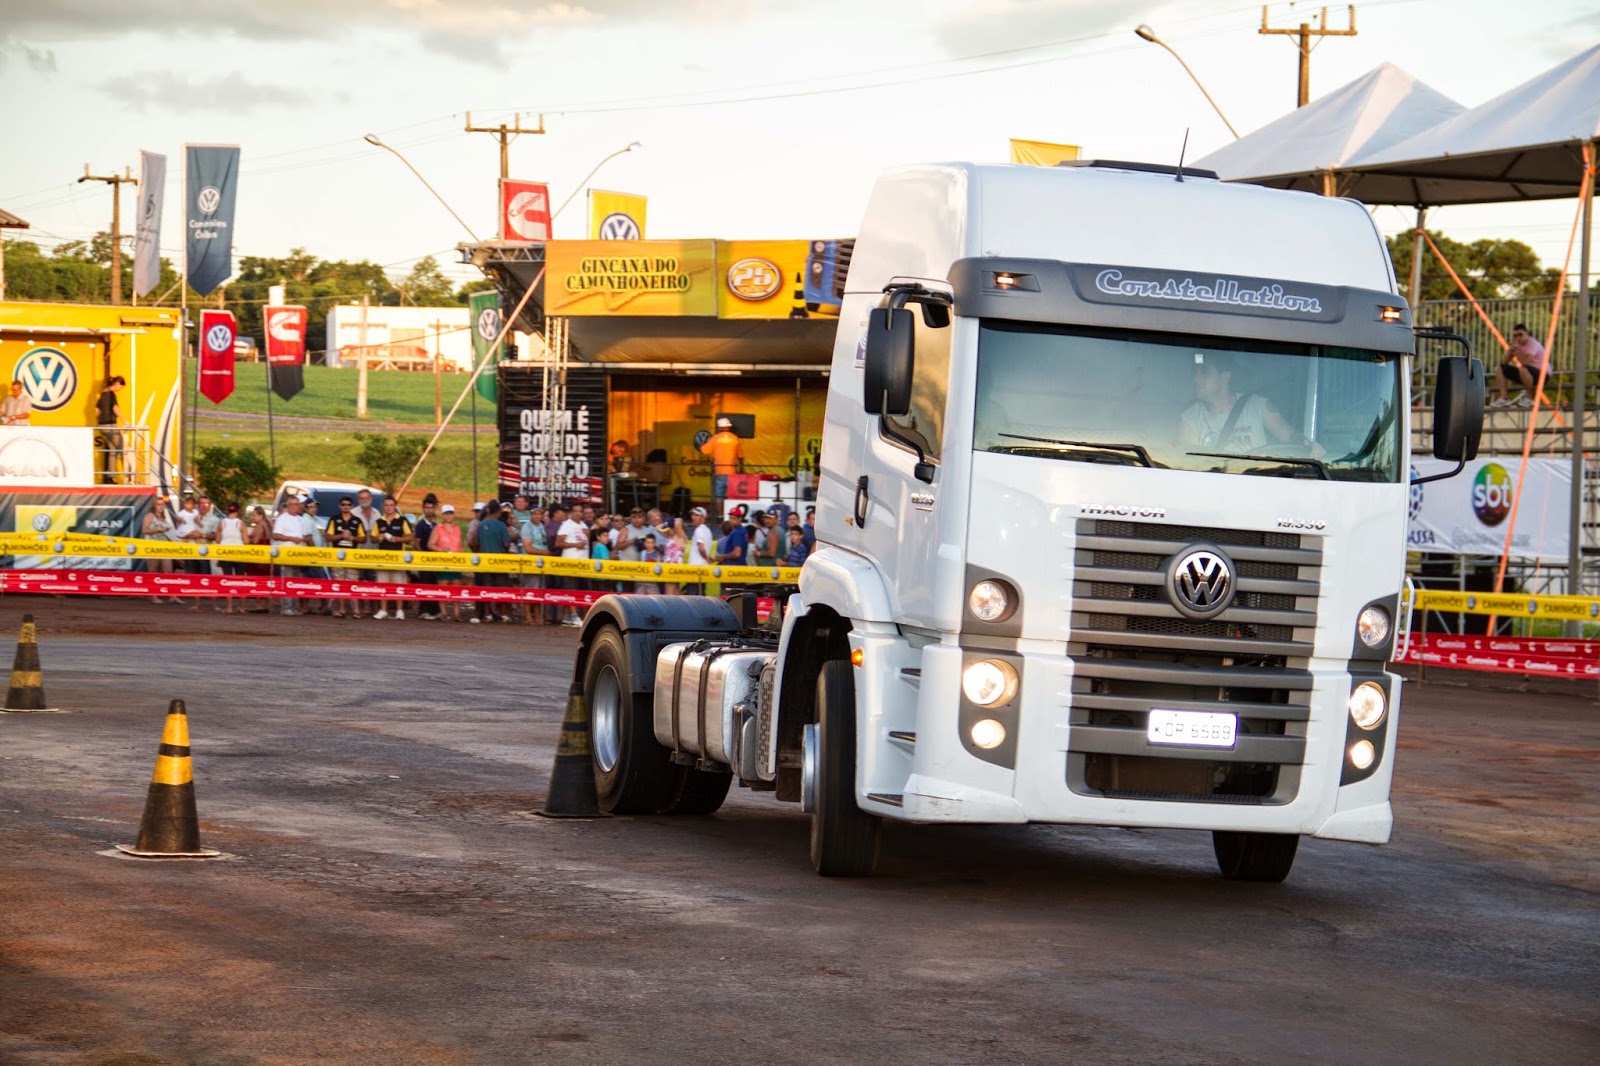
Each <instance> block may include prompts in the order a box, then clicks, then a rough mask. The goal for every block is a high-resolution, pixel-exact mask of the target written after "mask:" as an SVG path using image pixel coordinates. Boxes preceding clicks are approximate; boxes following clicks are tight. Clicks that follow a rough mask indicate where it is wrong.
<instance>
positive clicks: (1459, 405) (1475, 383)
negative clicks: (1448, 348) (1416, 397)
mask: <svg viewBox="0 0 1600 1066" xmlns="http://www.w3.org/2000/svg"><path fill="white" fill-rule="evenodd" d="M1435 382H1436V384H1435V386H1434V393H1433V457H1434V458H1435V459H1445V460H1448V461H1450V462H1453V463H1464V462H1466V461H1467V460H1469V459H1476V458H1477V457H1478V442H1479V440H1480V439H1482V437H1483V398H1484V374H1483V363H1482V362H1480V361H1479V360H1477V359H1473V358H1471V357H1470V356H1465V355H1447V356H1444V357H1442V358H1441V359H1440V360H1439V373H1438V376H1437V378H1436V379H1435Z"/></svg>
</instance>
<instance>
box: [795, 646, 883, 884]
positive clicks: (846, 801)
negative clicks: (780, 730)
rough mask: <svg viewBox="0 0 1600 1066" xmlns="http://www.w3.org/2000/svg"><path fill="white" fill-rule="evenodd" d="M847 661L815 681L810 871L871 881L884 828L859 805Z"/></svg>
mask: <svg viewBox="0 0 1600 1066" xmlns="http://www.w3.org/2000/svg"><path fill="white" fill-rule="evenodd" d="M853 669H854V668H853V667H852V666H851V665H850V663H849V662H847V661H846V660H843V659H835V660H833V661H832V662H828V663H824V664H823V666H822V674H821V676H820V677H818V678H817V765H816V782H815V786H816V800H815V809H814V810H813V811H812V812H811V865H812V866H813V867H814V868H815V869H816V871H817V873H819V874H821V875H822V876H824V877H870V876H871V875H872V871H873V869H874V868H876V867H877V865H878V836H879V829H880V828H881V825H882V822H881V821H880V819H879V818H878V817H877V816H876V815H872V814H868V813H867V812H866V811H863V810H862V809H861V808H860V807H859V806H857V805H856V686H855V678H854V677H853V676H852V672H853Z"/></svg>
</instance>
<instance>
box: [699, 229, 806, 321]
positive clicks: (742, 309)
mask: <svg viewBox="0 0 1600 1066" xmlns="http://www.w3.org/2000/svg"><path fill="white" fill-rule="evenodd" d="M810 249H811V242H810V241H718V242H717V317H718V318H808V317H810V316H809V315H808V314H807V313H806V302H805V290H804V288H803V285H804V278H805V270H806V257H807V254H808V253H809V252H810Z"/></svg>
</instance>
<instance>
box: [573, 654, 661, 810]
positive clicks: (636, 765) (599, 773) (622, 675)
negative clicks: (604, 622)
mask: <svg viewBox="0 0 1600 1066" xmlns="http://www.w3.org/2000/svg"><path fill="white" fill-rule="evenodd" d="M631 675H632V670H631V667H630V665H629V661H628V649H627V646H626V645H625V644H624V643H623V640H622V634H621V633H620V632H618V631H617V629H616V627H615V626H605V627H604V628H602V629H601V630H600V631H599V632H598V633H596V634H595V637H594V640H593V642H592V643H591V644H590V645H589V661H588V665H587V667H586V668H585V669H584V674H583V698H584V702H585V703H586V704H587V706H588V708H589V731H590V744H589V750H590V751H591V752H593V755H592V760H593V763H594V788H595V794H596V798H597V800H598V801H599V804H600V809H601V810H602V811H605V812H606V813H607V814H655V813H657V812H658V811H660V810H661V809H662V808H663V807H665V806H666V805H667V801H668V800H670V799H671V798H672V790H673V786H674V785H675V784H676V783H677V777H676V773H675V771H676V770H677V767H675V766H673V765H672V760H671V758H670V756H669V753H668V751H667V749H666V748H664V747H662V746H661V745H660V744H659V743H657V741H656V734H655V724H654V722H653V721H652V720H651V716H652V712H653V704H654V703H655V698H654V697H653V696H648V695H644V694H642V693H638V692H634V691H633V684H632V681H633V679H632V676H631Z"/></svg>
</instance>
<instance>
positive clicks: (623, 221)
mask: <svg viewBox="0 0 1600 1066" xmlns="http://www.w3.org/2000/svg"><path fill="white" fill-rule="evenodd" d="M642 237H643V234H641V233H640V232H639V223H637V222H635V221H634V220H633V218H632V217H631V216H629V215H624V214H623V213H622V212H620V211H618V212H614V213H612V214H609V215H607V216H606V217H605V218H603V219H601V220H600V239H601V240H603V241H637V240H639V239H641V238H642Z"/></svg>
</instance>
